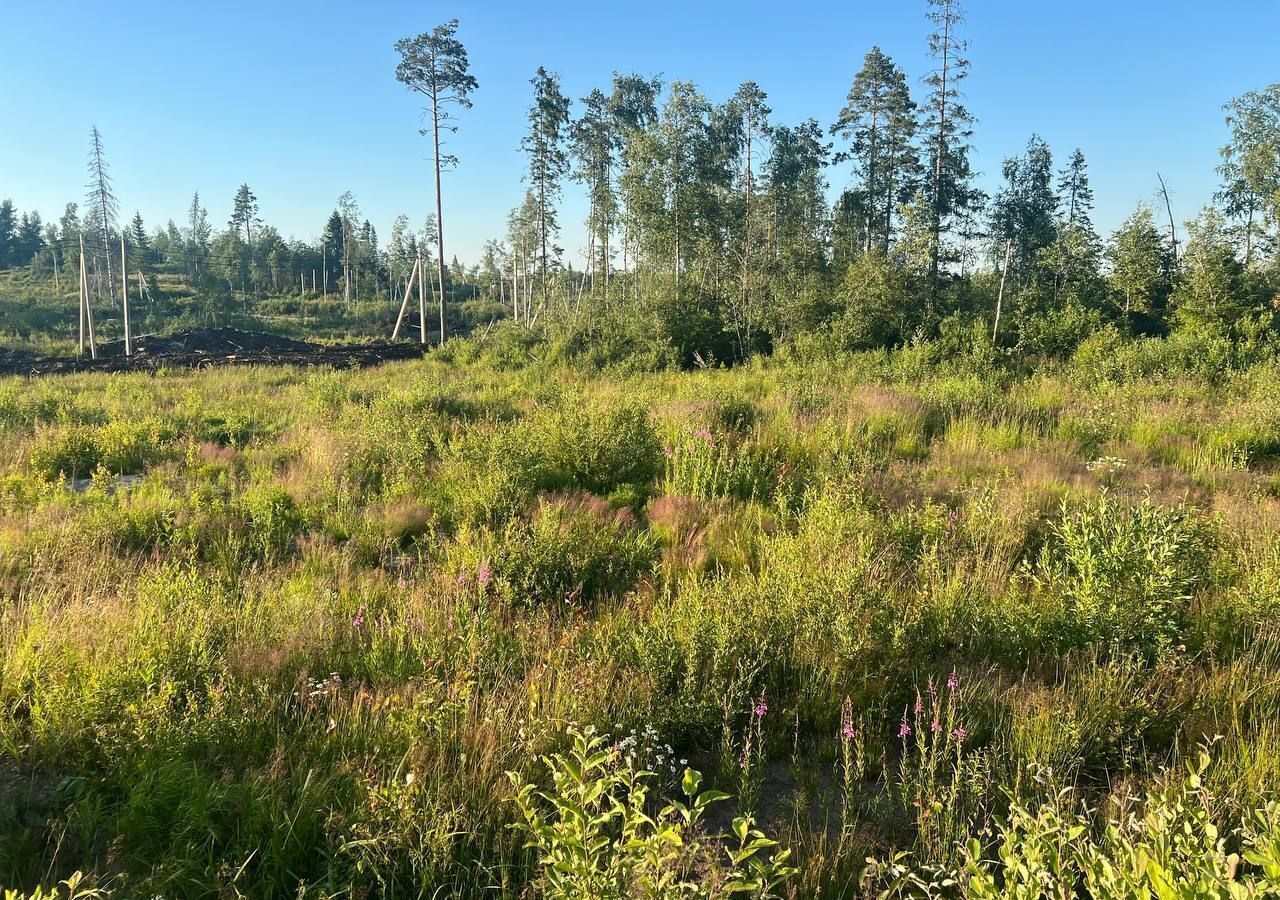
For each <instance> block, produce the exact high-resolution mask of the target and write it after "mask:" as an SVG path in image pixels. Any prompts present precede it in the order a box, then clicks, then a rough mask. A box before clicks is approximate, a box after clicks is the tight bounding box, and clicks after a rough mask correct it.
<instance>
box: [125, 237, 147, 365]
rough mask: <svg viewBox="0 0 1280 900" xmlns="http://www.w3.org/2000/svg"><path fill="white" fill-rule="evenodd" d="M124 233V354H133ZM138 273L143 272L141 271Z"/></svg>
mask: <svg viewBox="0 0 1280 900" xmlns="http://www.w3.org/2000/svg"><path fill="white" fill-rule="evenodd" d="M126 258H127V257H126V256H125V250H124V234H123V233H122V234H121V235H120V287H121V294H120V297H121V299H122V300H123V301H124V355H125V356H133V336H132V334H130V332H129V272H128V269H127V265H128V264H127V262H126ZM138 274H142V273H141V272H139V273H138Z"/></svg>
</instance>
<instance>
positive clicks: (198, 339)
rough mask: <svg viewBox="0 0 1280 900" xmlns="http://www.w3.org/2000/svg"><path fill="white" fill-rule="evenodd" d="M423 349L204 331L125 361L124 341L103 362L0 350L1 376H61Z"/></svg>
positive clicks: (328, 362) (106, 350) (371, 356)
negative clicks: (326, 342)
mask: <svg viewBox="0 0 1280 900" xmlns="http://www.w3.org/2000/svg"><path fill="white" fill-rule="evenodd" d="M425 349H426V348H424V347H423V346H422V345H421V344H417V343H412V342H409V341H403V342H400V343H395V344H392V343H388V342H385V341H379V342H370V343H364V344H313V343H310V342H308V341H298V340H293V339H292V338H286V337H280V336H278V335H274V334H264V333H260V332H253V331H238V330H237V329H234V328H202V329H196V330H192V331H180V332H177V333H176V334H167V335H145V336H142V337H139V338H137V339H136V340H135V341H134V342H133V355H132V356H125V353H124V342H123V341H111V342H109V343H106V344H103V345H101V346H100V347H99V348H98V358H97V359H89V358H88V357H87V356H86V357H78V356H65V357H39V356H36V355H34V354H32V353H28V352H25V351H21V350H3V349H0V374H2V375H57V374H64V373H70V372H149V371H155V370H156V369H159V368H175V369H202V368H208V367H212V366H331V367H332V368H335V369H353V368H364V367H366V366H376V365H379V364H380V363H384V362H392V361H396V360H405V359H421V358H422V356H423V353H424V352H425Z"/></svg>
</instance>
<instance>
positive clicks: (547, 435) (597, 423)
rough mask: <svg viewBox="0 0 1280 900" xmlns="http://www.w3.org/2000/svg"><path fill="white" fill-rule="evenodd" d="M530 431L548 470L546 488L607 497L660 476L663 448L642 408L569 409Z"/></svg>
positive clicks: (537, 422) (582, 406)
mask: <svg viewBox="0 0 1280 900" xmlns="http://www.w3.org/2000/svg"><path fill="white" fill-rule="evenodd" d="M531 427H532V429H533V435H532V437H533V439H534V440H535V441H536V446H537V448H538V453H539V455H540V457H541V458H542V460H543V463H544V465H545V471H544V478H543V481H544V484H543V486H544V487H548V488H577V489H581V490H587V491H591V492H593V493H597V494H607V493H609V492H610V491H612V490H613V489H614V488H616V487H619V486H620V485H623V484H633V485H643V484H647V483H648V482H649V481H651V480H652V479H653V478H654V476H655V475H657V472H658V461H659V459H660V458H661V444H660V442H659V440H658V435H657V432H655V431H654V429H653V426H652V425H651V424H650V423H649V413H648V411H647V410H645V409H644V407H642V406H638V405H636V404H633V403H625V402H623V403H614V404H609V405H600V404H597V405H588V404H568V405H565V406H564V407H562V408H561V409H559V410H557V411H555V412H553V413H551V414H550V415H547V416H545V417H542V418H539V419H535V420H534V421H533V422H532V423H531Z"/></svg>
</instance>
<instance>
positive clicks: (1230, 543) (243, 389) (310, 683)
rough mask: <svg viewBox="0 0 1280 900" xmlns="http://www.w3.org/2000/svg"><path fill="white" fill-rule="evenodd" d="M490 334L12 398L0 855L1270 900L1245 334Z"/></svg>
mask: <svg viewBox="0 0 1280 900" xmlns="http://www.w3.org/2000/svg"><path fill="white" fill-rule="evenodd" d="M509 340H511V334H509V333H507V332H495V333H492V334H490V335H489V336H487V337H485V338H479V337H478V338H474V339H470V340H455V341H452V342H450V344H448V345H446V347H445V348H444V349H443V350H439V351H436V352H435V353H433V354H432V355H431V356H430V357H429V358H427V359H426V360H424V361H422V362H413V363H403V364H392V365H387V366H384V367H382V368H380V369H376V370H367V371H363V372H341V373H339V372H328V371H310V372H308V371H301V370H293V369H287V368H282V369H272V370H268V369H240V370H216V371H206V372H169V371H161V372H158V373H156V374H154V375H141V374H139V375H115V376H103V375H77V376H66V377H59V378H50V379H44V380H34V381H20V380H10V381H8V382H5V383H0V443H2V444H3V448H4V453H3V455H2V456H0V458H3V460H4V463H3V470H2V471H0V504H2V506H3V515H2V516H0V586H2V589H3V592H4V602H3V606H0V635H2V636H3V639H2V641H0V799H2V801H3V802H0V835H2V836H3V839H2V840H0V883H3V884H4V885H6V886H13V887H15V888H16V889H18V890H24V891H27V892H32V891H36V890H37V889H38V888H39V887H40V886H41V885H43V886H44V888H45V890H46V891H48V890H54V887H53V886H54V885H55V883H56V882H58V881H59V880H62V879H71V878H72V876H73V875H74V874H75V873H77V872H79V873H82V874H81V877H80V879H79V880H78V881H76V880H73V881H72V884H73V885H74V886H73V887H70V888H68V887H64V888H62V889H61V890H62V894H64V895H65V894H66V893H67V892H68V891H71V892H73V893H74V892H79V893H78V894H77V895H78V896H92V894H85V893H84V892H85V891H101V892H104V894H106V895H111V896H119V897H129V896H166V897H179V896H207V895H212V894H223V895H228V896H235V895H237V894H239V895H243V896H255V897H259V896H260V897H285V896H289V897H293V896H298V895H302V896H308V897H325V896H329V897H338V896H353V895H355V896H359V895H362V894H363V895H375V896H376V895H384V896H422V897H431V896H441V895H442V894H448V895H460V896H481V895H492V894H495V893H496V894H498V895H505V896H513V897H514V896H520V895H522V894H524V893H526V892H533V893H534V894H536V895H543V896H592V897H597V896H655V897H656V896H672V895H673V892H683V893H684V894H686V895H690V896H704V895H706V896H724V895H725V894H726V893H727V892H729V891H731V890H741V891H745V892H746V893H747V894H749V895H755V896H768V895H776V896H790V895H794V896H802V897H808V896H819V895H821V896H838V895H843V896H863V895H864V894H866V895H872V896H874V895H877V894H880V893H882V892H885V891H889V892H890V893H906V894H910V893H913V892H914V893H920V892H932V893H934V894H935V895H939V896H960V895H965V896H1040V895H1041V893H1037V892H1038V891H1041V890H1050V889H1051V888H1052V885H1055V884H1056V885H1059V886H1063V885H1070V886H1074V887H1073V888H1068V887H1062V890H1063V891H1066V892H1069V890H1071V889H1075V890H1079V891H1093V890H1102V891H1103V892H1104V893H1107V894H1108V896H1110V895H1111V894H1110V893H1109V892H1111V891H1112V890H1114V891H1116V892H1118V893H1116V894H1115V895H1116V896H1135V897H1138V896H1149V895H1151V894H1152V893H1155V894H1157V895H1161V894H1160V892H1161V891H1165V890H1173V891H1175V894H1176V895H1177V896H1223V897H1227V896H1232V897H1234V896H1255V895H1256V896H1263V895H1266V892H1267V891H1271V890H1274V889H1275V885H1276V878H1277V874H1276V871H1275V861H1274V856H1275V852H1274V845H1275V842H1276V840H1277V838H1276V830H1275V810H1274V804H1275V802H1276V798H1275V797H1274V796H1273V793H1272V792H1273V789H1274V786H1275V785H1276V784H1277V783H1280V781H1277V779H1278V778H1280V731H1277V729H1276V727H1275V724H1274V723H1275V721H1276V716H1277V713H1280V678H1278V677H1277V671H1280V667H1278V664H1280V632H1277V630H1276V629H1277V618H1276V617H1277V614H1280V542H1278V541H1277V534H1278V533H1280V527H1278V526H1280V459H1278V457H1277V452H1278V448H1280V419H1277V417H1276V416H1275V414H1274V398H1275V397H1276V396H1280V364H1278V363H1277V362H1276V360H1275V359H1274V358H1270V357H1266V356H1264V355H1258V356H1251V357H1241V356H1239V355H1231V356H1225V357H1218V358H1217V362H1214V357H1213V356H1212V354H1209V353H1207V352H1203V350H1201V351H1197V350H1195V349H1193V348H1191V347H1189V346H1188V345H1187V344H1186V343H1185V341H1186V340H1188V339H1187V338H1186V337H1172V338H1168V339H1156V338H1152V339H1149V340H1148V341H1147V342H1145V343H1138V344H1133V345H1125V346H1124V347H1123V348H1122V349H1121V351H1120V352H1119V353H1117V354H1114V355H1110V356H1108V357H1107V359H1108V361H1109V365H1108V366H1106V367H1102V366H1099V365H1098V362H1097V361H1098V358H1099V357H1098V355H1097V354H1098V350H1097V349H1096V348H1095V347H1094V345H1093V344H1092V343H1087V344H1086V345H1085V346H1083V347H1082V348H1081V349H1080V350H1079V351H1077V352H1076V354H1075V355H1074V357H1073V358H1072V359H1070V360H1067V361H1064V362H1062V363H1059V364H1057V365H1042V366H1040V367H1038V368H1031V367H1028V366H1025V365H1024V364H1022V363H1020V362H1019V361H1017V360H1014V359H999V360H996V361H994V362H993V361H992V360H991V359H990V358H988V357H985V356H981V357H975V356H965V355H956V354H949V353H948V352H947V351H946V350H945V349H943V348H940V347H939V346H937V345H935V344H932V343H922V344H919V345H917V346H915V347H912V348H909V349H905V350H901V351H897V352H892V353H884V352H881V351H869V352H863V353H853V354H844V355H841V356H838V357H831V358H828V359H826V360H812V359H811V360H807V361H799V360H798V359H796V358H795V357H787V356H783V355H779V356H777V357H775V359H773V360H772V361H770V362H767V363H765V362H758V363H756V364H753V365H751V366H744V367H739V368H736V369H718V370H709V371H703V372H696V373H649V374H643V373H640V374H620V373H617V374H613V375H608V376H605V375H599V374H590V373H584V372H582V371H581V370H577V369H572V368H566V367H563V366H562V365H560V363H559V362H557V357H556V355H555V353H554V351H553V349H552V348H550V347H548V346H547V345H546V344H539V345H530V346H528V347H527V349H528V354H527V355H526V356H525V357H524V362H517V361H514V360H513V357H512V356H511V355H509V354H507V353H506V352H505V351H504V350H502V347H504V346H505V342H507V341H509ZM591 729H594V731H591ZM1202 754H1203V756H1202ZM1188 765H1190V766H1191V768H1192V774H1193V775H1194V781H1192V782H1187V783H1186V784H1185V785H1183V782H1184V781H1186V779H1187V778H1188V777H1190V776H1189V775H1186V774H1180V773H1184V772H1185V771H1186V767H1187V766H1188ZM686 769H688V770H691V771H690V773H688V774H686V771H685V770H686ZM693 772H701V773H703V775H702V781H701V783H699V782H698V776H697V775H695V774H693ZM1180 785H1181V786H1180ZM708 792H716V793H708ZM720 793H723V794H726V795H728V797H727V798H724V799H719V800H718V802H710V798H718V797H719V796H720ZM698 797H700V798H702V799H701V800H699V799H696V798H698ZM695 810H696V814H695ZM735 823H736V824H735ZM773 842H776V844H775V843H773ZM784 851H786V853H785V854H784ZM744 854H745V855H744ZM868 860H870V861H871V862H870V863H869V862H868ZM570 873H580V874H582V877H581V878H578V877H576V876H574V877H570ZM1037 886H1038V887H1037ZM1170 886H1172V887H1170ZM1188 891H1190V893H1187V892H1188ZM1126 892H1127V893H1126ZM1179 892H1180V893H1179ZM1197 892H1198V893H1197ZM1241 892H1244V893H1241ZM1250 892H1252V893H1250ZM1055 895H1058V894H1055ZM1093 896H1097V894H1093Z"/></svg>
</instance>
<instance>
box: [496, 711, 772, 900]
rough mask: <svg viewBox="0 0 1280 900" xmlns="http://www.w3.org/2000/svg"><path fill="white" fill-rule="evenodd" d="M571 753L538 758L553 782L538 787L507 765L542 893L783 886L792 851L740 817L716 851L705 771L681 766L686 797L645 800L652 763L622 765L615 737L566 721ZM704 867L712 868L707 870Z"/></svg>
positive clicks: (570, 898) (746, 890) (664, 893)
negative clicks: (705, 825)
mask: <svg viewBox="0 0 1280 900" xmlns="http://www.w3.org/2000/svg"><path fill="white" fill-rule="evenodd" d="M569 736H570V737H571V738H572V741H573V746H572V748H571V749H570V750H569V752H568V753H564V754H560V753H554V754H551V755H548V756H544V757H543V758H542V761H543V764H544V765H545V766H546V767H547V769H548V771H549V774H550V777H551V787H550V789H548V790H545V791H543V790H539V789H538V787H537V786H536V785H534V784H528V783H523V782H522V779H521V777H520V776H519V775H517V774H516V773H515V772H511V773H508V774H509V777H510V778H511V781H512V783H513V784H514V785H515V786H516V788H517V793H516V795H515V798H514V802H515V804H516V806H517V808H518V809H519V811H520V816H521V819H522V821H521V822H519V823H517V826H516V827H517V828H518V829H519V830H520V831H521V832H522V833H523V834H524V835H525V836H526V837H527V839H528V843H527V845H526V846H527V847H528V848H529V849H530V850H532V851H533V852H534V855H535V858H536V861H537V865H538V867H539V871H540V879H539V884H538V887H539V893H540V895H541V896H544V897H547V898H555V900H612V898H617V900H621V898H640V897H643V898H652V900H660V898H668V897H690V898H699V897H704V898H712V897H729V896H735V895H740V896H748V897H758V898H762V900H763V898H768V897H780V896H784V889H785V887H786V884H787V882H788V880H789V879H791V877H792V876H794V875H795V873H796V870H795V869H794V868H793V867H791V866H788V865H787V861H788V858H789V856H790V853H789V851H786V850H778V849H776V848H777V842H776V841H773V840H770V839H769V838H767V837H765V835H764V834H763V833H762V832H760V831H759V830H758V829H756V828H754V827H753V822H752V820H750V819H747V818H737V819H735V820H734V822H733V829H732V830H733V837H734V839H735V841H736V843H730V844H729V846H727V847H725V848H724V853H725V854H726V855H727V856H728V859H727V861H726V860H722V859H719V858H718V857H717V855H716V852H715V851H716V843H715V841H714V839H711V838H709V837H707V836H705V835H703V834H702V833H701V828H702V821H703V819H704V817H705V816H706V813H707V811H708V809H709V808H710V807H711V805H712V804H714V803H717V802H720V801H723V800H726V799H728V796H727V795H726V794H723V793H721V792H719V791H703V790H701V785H702V775H701V774H700V773H698V772H695V771H693V770H692V769H686V770H685V772H684V777H683V780H682V783H681V790H682V792H683V794H684V800H683V801H681V800H671V801H668V802H666V803H664V804H663V805H662V806H661V807H660V808H657V811H656V812H652V811H651V809H652V808H653V807H654V806H655V804H653V803H652V802H651V801H650V796H649V794H650V789H651V783H652V781H653V778H654V774H653V773H652V772H647V771H644V770H637V769H635V768H632V767H630V766H628V765H627V764H626V763H625V761H624V760H623V759H622V758H621V754H620V752H619V751H618V749H617V748H616V747H610V746H609V745H608V744H607V742H606V741H605V739H604V738H602V737H600V736H598V735H597V734H596V733H595V731H594V729H590V728H588V729H585V730H579V729H576V728H570V730H569ZM708 867H710V868H711V872H712V877H711V878H707V876H706V873H705V871H700V870H705V869H706V868H708Z"/></svg>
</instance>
